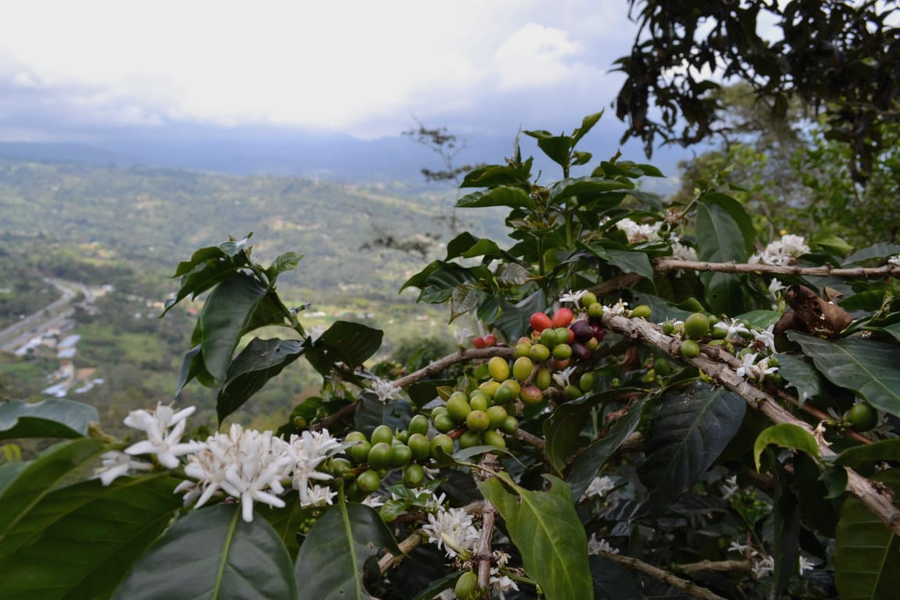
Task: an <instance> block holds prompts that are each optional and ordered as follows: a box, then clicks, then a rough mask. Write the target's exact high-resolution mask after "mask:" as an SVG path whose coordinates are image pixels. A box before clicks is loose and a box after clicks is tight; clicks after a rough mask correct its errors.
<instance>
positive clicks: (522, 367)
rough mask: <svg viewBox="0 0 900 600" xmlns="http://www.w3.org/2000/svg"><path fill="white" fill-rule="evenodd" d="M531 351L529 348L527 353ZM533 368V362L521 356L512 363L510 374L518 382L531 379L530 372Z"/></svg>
mask: <svg viewBox="0 0 900 600" xmlns="http://www.w3.org/2000/svg"><path fill="white" fill-rule="evenodd" d="M530 350H531V349H530V348H529V351H530ZM532 368H534V362H533V361H532V360H531V358H530V357H528V356H521V357H519V358H517V359H516V362H514V363H513V368H512V373H513V377H515V378H516V379H517V380H518V381H525V380H526V379H528V378H529V377H531V370H532Z"/></svg>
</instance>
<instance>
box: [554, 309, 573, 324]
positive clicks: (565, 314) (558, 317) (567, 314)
mask: <svg viewBox="0 0 900 600" xmlns="http://www.w3.org/2000/svg"><path fill="white" fill-rule="evenodd" d="M574 317H575V315H574V314H573V313H572V309H570V308H561V309H559V310H558V311H556V312H555V313H554V314H553V321H552V323H553V326H554V327H568V325H569V323H571V322H572V319H573V318H574Z"/></svg>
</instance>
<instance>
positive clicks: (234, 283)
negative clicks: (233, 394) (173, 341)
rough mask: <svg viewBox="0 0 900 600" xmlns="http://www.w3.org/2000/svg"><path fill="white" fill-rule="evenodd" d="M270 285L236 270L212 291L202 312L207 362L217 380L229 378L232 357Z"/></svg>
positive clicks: (211, 373) (205, 362)
mask: <svg viewBox="0 0 900 600" xmlns="http://www.w3.org/2000/svg"><path fill="white" fill-rule="evenodd" d="M266 291H267V290H266V287H265V286H264V285H262V284H261V283H259V282H258V281H256V280H255V279H253V278H252V277H249V276H247V275H243V274H236V275H234V276H232V277H230V278H228V279H227V280H225V281H223V282H222V283H220V284H219V285H217V286H216V288H215V289H214V290H213V291H212V292H210V294H209V297H208V298H207V299H206V304H204V305H203V310H202V311H201V313H200V330H201V331H202V332H203V340H202V342H201V352H202V354H203V364H204V365H205V367H206V370H207V371H208V372H209V374H210V375H212V376H213V378H214V379H215V380H216V382H217V383H222V382H223V381H225V377H226V375H227V374H228V367H229V365H231V357H232V354H233V353H234V349H235V348H237V345H238V342H240V341H241V333H242V332H243V331H244V329H245V326H246V325H247V323H248V322H249V321H250V318H251V316H252V314H253V312H254V310H255V309H256V305H257V304H258V303H259V301H260V300H262V298H263V297H264V296H265V295H266Z"/></svg>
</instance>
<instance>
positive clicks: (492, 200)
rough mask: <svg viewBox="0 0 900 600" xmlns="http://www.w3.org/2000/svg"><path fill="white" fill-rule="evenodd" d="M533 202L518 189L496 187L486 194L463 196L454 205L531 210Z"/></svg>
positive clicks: (477, 193) (475, 193) (474, 193)
mask: <svg viewBox="0 0 900 600" xmlns="http://www.w3.org/2000/svg"><path fill="white" fill-rule="evenodd" d="M533 205H534V202H533V201H532V200H531V196H529V195H528V194H527V193H525V191H523V190H522V189H520V188H513V187H498V188H494V189H492V190H490V191H487V192H473V193H471V194H468V195H466V196H463V197H462V198H460V199H459V201H458V202H457V203H456V206H458V207H459V208H482V207H485V206H508V207H510V208H532V207H533Z"/></svg>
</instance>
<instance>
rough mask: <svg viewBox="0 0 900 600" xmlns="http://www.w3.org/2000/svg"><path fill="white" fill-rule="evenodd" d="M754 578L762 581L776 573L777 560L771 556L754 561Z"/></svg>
mask: <svg viewBox="0 0 900 600" xmlns="http://www.w3.org/2000/svg"><path fill="white" fill-rule="evenodd" d="M752 571H753V576H754V577H756V578H757V579H762V578H763V577H765V576H766V575H769V574H770V573H774V572H775V560H774V559H773V558H772V557H771V556H765V557H763V558H761V559H760V558H756V559H755V560H754V561H753V567H752Z"/></svg>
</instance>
